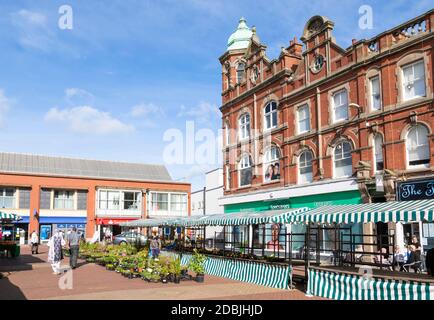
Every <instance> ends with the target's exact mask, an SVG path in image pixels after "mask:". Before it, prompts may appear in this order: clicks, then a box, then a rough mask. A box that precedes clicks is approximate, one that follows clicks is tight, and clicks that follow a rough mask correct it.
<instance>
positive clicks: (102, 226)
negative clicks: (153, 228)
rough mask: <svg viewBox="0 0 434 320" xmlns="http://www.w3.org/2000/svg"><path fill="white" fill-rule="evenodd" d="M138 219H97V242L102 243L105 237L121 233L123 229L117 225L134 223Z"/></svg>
mask: <svg viewBox="0 0 434 320" xmlns="http://www.w3.org/2000/svg"><path fill="white" fill-rule="evenodd" d="M137 219H139V218H119V217H114V218H97V219H96V224H97V226H98V231H97V232H98V233H99V236H100V237H99V240H100V241H102V240H103V239H104V238H105V237H109V236H110V238H111V237H113V236H116V235H118V234H120V233H122V231H123V228H122V227H121V226H120V225H119V224H120V223H123V222H128V221H134V220H137Z"/></svg>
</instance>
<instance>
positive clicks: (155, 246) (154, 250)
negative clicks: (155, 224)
mask: <svg viewBox="0 0 434 320" xmlns="http://www.w3.org/2000/svg"><path fill="white" fill-rule="evenodd" d="M149 248H150V249H151V254H152V258H154V259H157V258H158V256H159V255H160V250H161V241H160V237H159V236H158V235H157V232H155V231H154V232H153V233H152V238H151V243H150V244H149Z"/></svg>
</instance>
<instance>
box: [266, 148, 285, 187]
mask: <svg viewBox="0 0 434 320" xmlns="http://www.w3.org/2000/svg"><path fill="white" fill-rule="evenodd" d="M272 150H275V152H274V154H273V152H272ZM281 157H282V155H281V152H280V149H279V148H278V147H277V146H271V147H269V148H268V149H267V150H266V151H265V152H264V161H263V164H262V171H263V173H262V178H263V181H264V182H265V183H268V182H276V181H279V180H280V179H281V177H282V170H281V168H280V159H281ZM276 162H277V163H278V164H279V176H280V177H279V179H274V180H272V179H269V180H267V181H266V180H265V175H266V174H267V169H268V166H269V165H271V164H275V163H276Z"/></svg>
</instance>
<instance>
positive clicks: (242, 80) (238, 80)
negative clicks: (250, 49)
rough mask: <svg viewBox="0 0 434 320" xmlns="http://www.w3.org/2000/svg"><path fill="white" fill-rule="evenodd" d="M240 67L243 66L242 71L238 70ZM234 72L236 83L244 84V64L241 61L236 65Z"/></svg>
mask: <svg viewBox="0 0 434 320" xmlns="http://www.w3.org/2000/svg"><path fill="white" fill-rule="evenodd" d="M241 65H243V66H244V67H243V69H242V70H241V69H240V66H241ZM236 71H237V83H238V84H241V83H243V82H245V79H246V63H245V62H243V61H241V62H239V63H238V65H237V70H236ZM241 71H242V76H241V77H240V73H241Z"/></svg>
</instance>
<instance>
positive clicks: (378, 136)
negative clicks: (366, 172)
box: [372, 133, 384, 173]
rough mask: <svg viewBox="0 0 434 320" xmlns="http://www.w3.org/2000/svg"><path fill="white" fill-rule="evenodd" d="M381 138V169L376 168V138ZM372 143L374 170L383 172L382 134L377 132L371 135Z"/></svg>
mask: <svg viewBox="0 0 434 320" xmlns="http://www.w3.org/2000/svg"><path fill="white" fill-rule="evenodd" d="M378 138H379V139H381V145H380V147H379V148H380V150H381V162H382V163H383V169H378V168H377V162H378V160H379V159H378V157H377V148H378V146H377V139H378ZM372 142H373V143H372V145H373V153H372V154H373V156H374V172H375V173H378V172H383V170H384V150H383V144H384V139H383V136H382V135H381V134H379V133H377V134H376V135H374V136H373V139H372Z"/></svg>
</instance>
